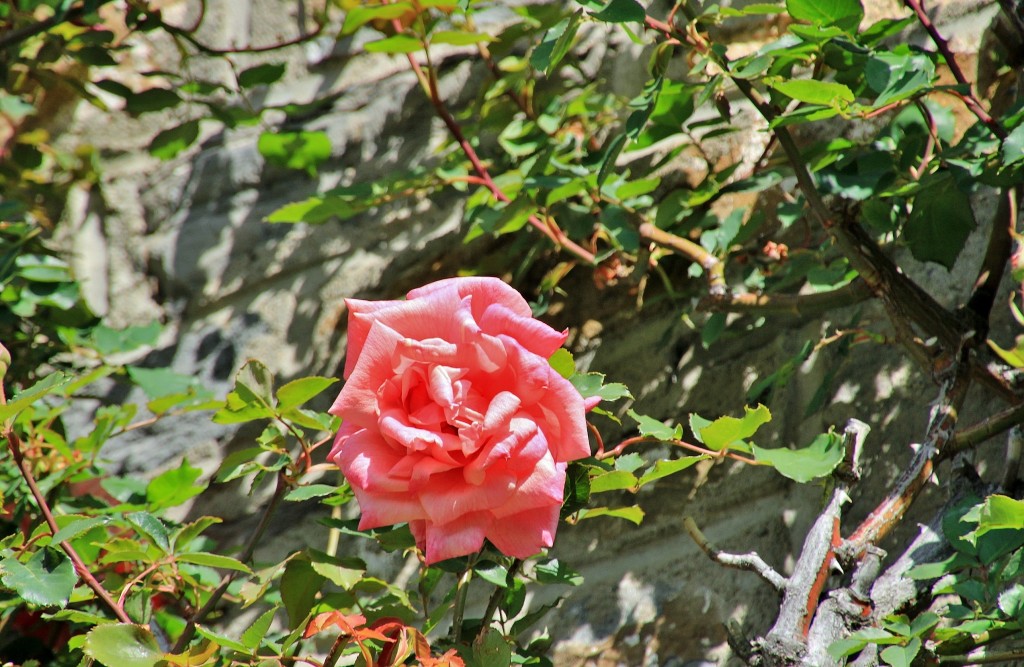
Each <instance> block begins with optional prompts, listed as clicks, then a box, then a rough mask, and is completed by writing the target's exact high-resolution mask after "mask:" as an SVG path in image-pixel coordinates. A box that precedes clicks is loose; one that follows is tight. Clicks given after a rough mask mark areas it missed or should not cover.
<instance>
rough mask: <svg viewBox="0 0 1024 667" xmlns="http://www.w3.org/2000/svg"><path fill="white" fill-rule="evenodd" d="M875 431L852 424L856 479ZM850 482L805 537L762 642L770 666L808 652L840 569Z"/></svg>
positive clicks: (850, 451) (849, 440)
mask: <svg viewBox="0 0 1024 667" xmlns="http://www.w3.org/2000/svg"><path fill="white" fill-rule="evenodd" d="M869 431H870V428H869V427H868V425H867V424H865V423H864V422H862V421H859V420H857V419H851V420H850V422H849V423H848V424H847V426H846V429H845V433H844V441H845V445H846V448H847V459H846V460H847V464H848V465H850V466H852V468H851V470H850V471H848V473H849V474H848V475H847V476H848V477H850V478H854V479H855V478H856V477H857V476H858V475H859V471H858V470H856V467H855V466H856V462H858V461H859V460H860V450H861V448H862V447H863V445H864V440H865V438H867V434H868V432H869ZM848 488H849V484H848V482H846V481H845V480H844V479H842V478H837V479H836V486H835V488H834V489H833V491H832V497H831V499H830V500H829V503H828V505H827V506H826V507H825V509H824V510H823V511H822V512H821V514H819V515H818V518H817V519H815V521H814V524H813V525H812V526H811V529H810V530H809V531H808V532H807V536H806V537H805V538H804V544H803V548H802V549H801V550H800V556H799V558H798V559H797V562H796V565H795V566H794V568H793V574H792V575H790V577H789V581H788V582H787V584H786V590H785V593H784V595H783V598H782V604H781V606H780V607H779V615H778V617H777V618H776V621H775V625H774V626H772V629H771V630H769V631H768V634H767V635H765V637H764V639H763V640H761V652H762V653H763V654H764V655H765V656H766V657H768V659H769V662H770V664H795V663H797V662H799V661H800V660H802V659H803V658H804V656H805V655H806V652H807V646H808V644H807V637H808V633H809V632H810V629H811V627H812V621H813V620H814V617H815V612H816V611H817V608H818V600H819V598H820V597H821V594H822V593H823V592H824V588H825V583H826V582H827V580H828V575H829V573H830V572H831V571H832V568H833V567H834V566H835V565H836V551H835V550H836V548H837V547H838V546H839V545H840V543H841V538H840V533H839V525H840V519H841V518H842V506H843V505H844V504H845V503H847V502H849V500H850V496H849V494H848V493H847V491H848Z"/></svg>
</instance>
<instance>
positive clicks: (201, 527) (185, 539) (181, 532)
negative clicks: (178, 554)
mask: <svg viewBox="0 0 1024 667" xmlns="http://www.w3.org/2000/svg"><path fill="white" fill-rule="evenodd" d="M223 521H224V520H223V519H221V518H220V517H216V516H201V517H199V518H198V519H196V520H195V521H192V522H191V523H187V524H185V525H184V526H182V527H181V528H179V529H178V530H176V531H175V532H174V535H173V536H172V537H171V543H172V544H173V545H174V547H175V548H177V547H187V546H188V545H189V544H191V543H192V541H193V540H194V539H196V538H197V537H199V536H200V535H202V534H203V531H205V530H206V529H207V528H209V527H210V526H213V525H216V524H218V523H222V522H223Z"/></svg>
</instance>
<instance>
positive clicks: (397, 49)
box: [363, 35, 423, 53]
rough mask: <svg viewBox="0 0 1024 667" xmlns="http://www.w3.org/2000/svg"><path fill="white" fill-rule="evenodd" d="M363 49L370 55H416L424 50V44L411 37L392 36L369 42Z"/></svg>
mask: <svg viewBox="0 0 1024 667" xmlns="http://www.w3.org/2000/svg"><path fill="white" fill-rule="evenodd" d="M363 48H364V49H366V50H367V51H368V52H370V53H415V52H417V51H422V50H423V42H421V41H420V40H418V39H416V38H415V37H411V36H409V35H392V36H391V37H385V38H384V39H378V40H375V41H373V42H367V43H366V44H365V45H364V46H363Z"/></svg>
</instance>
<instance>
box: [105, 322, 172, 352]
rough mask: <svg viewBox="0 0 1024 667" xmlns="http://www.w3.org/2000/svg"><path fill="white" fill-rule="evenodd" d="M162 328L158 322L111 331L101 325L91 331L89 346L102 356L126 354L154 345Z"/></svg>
mask: <svg viewBox="0 0 1024 667" xmlns="http://www.w3.org/2000/svg"><path fill="white" fill-rule="evenodd" d="M162 328H163V327H161V326H160V323H159V322H151V323H149V324H147V325H145V326H140V327H127V328H125V329H111V328H110V327H108V326H106V325H105V324H101V325H99V326H98V327H96V328H95V329H93V330H92V332H91V334H90V336H89V338H90V344H91V345H92V347H93V348H94V349H95V350H96V351H97V352H99V353H100V354H102V355H110V354H114V353H117V352H128V351H130V350H135V349H137V348H140V347H143V346H147V345H155V344H156V342H157V338H158V337H159V336H160V331H161V329H162Z"/></svg>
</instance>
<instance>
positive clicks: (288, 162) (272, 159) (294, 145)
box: [256, 130, 331, 176]
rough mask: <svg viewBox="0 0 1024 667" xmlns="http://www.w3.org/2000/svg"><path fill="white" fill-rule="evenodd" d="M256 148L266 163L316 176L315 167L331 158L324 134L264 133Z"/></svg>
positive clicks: (327, 140) (327, 141)
mask: <svg viewBox="0 0 1024 667" xmlns="http://www.w3.org/2000/svg"><path fill="white" fill-rule="evenodd" d="M256 148H257V150H259V152H260V155H262V156H263V157H264V158H266V160H267V162H269V163H271V164H275V165H277V166H280V167H285V168H288V169H298V170H302V171H306V172H307V173H309V174H310V175H312V176H315V175H316V171H317V167H319V166H320V165H321V164H322V163H323V162H324V161H326V160H327V159H328V158H330V157H331V140H330V139H328V138H327V133H326V132H320V131H315V132H311V131H305V130H303V131H301V132H276V133H275V132H264V133H263V134H261V135H260V138H259V140H258V141H257V142H256Z"/></svg>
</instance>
